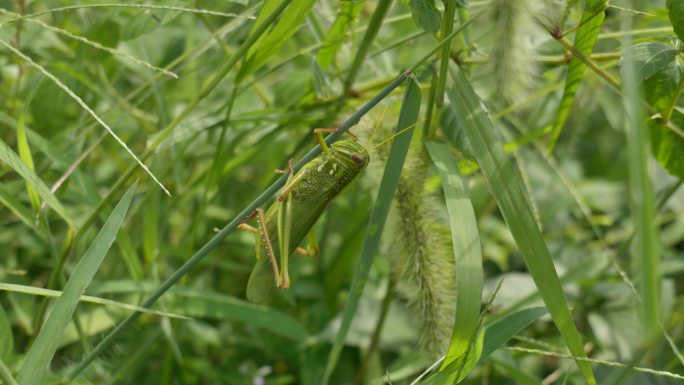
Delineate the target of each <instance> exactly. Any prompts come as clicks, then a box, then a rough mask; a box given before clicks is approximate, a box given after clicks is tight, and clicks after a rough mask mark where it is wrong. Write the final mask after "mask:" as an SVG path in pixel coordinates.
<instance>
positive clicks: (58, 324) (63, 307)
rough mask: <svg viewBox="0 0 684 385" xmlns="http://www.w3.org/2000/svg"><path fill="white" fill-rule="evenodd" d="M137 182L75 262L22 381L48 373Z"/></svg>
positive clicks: (26, 383) (24, 383) (30, 384)
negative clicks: (62, 338)
mask: <svg viewBox="0 0 684 385" xmlns="http://www.w3.org/2000/svg"><path fill="white" fill-rule="evenodd" d="M135 186H136V185H135V184H134V185H133V186H131V187H130V188H129V189H128V191H127V192H126V194H124V196H123V197H122V198H121V200H120V201H119V203H118V204H117V205H116V207H115V208H114V210H113V211H112V214H111V215H110V216H109V218H108V219H107V222H105V224H104V226H102V229H101V230H100V232H99V233H98V234H97V236H96V237H95V239H94V240H93V242H92V243H91V244H90V247H89V248H88V250H86V252H85V254H84V255H83V258H81V260H80V261H79V263H78V265H76V268H75V269H74V272H73V274H72V275H71V277H70V278H69V281H68V282H67V283H66V285H65V286H64V291H63V292H62V295H61V296H60V297H59V299H58V300H57V302H56V303H55V306H54V307H53V309H52V311H51V312H50V314H49V315H48V317H47V319H46V320H45V323H44V324H43V327H41V328H40V331H39V332H38V336H37V337H36V340H35V341H34V343H33V345H32V346H31V349H30V350H29V351H28V354H27V356H26V361H25V362H24V365H23V366H22V367H21V370H20V371H19V374H18V376H17V382H18V383H19V384H21V385H33V384H39V383H40V381H41V379H42V378H43V376H44V375H45V372H46V371H47V369H48V365H49V364H50V361H51V360H52V356H53V355H54V354H55V351H56V350H57V348H58V346H59V340H60V339H59V337H60V336H61V335H62V333H63V332H64V330H65V329H66V327H67V325H68V324H69V323H70V322H71V317H72V315H73V313H74V311H75V310H76V306H77V305H78V302H79V299H80V297H81V295H82V294H83V292H84V291H85V289H86V287H87V286H88V284H89V283H90V281H91V280H92V279H93V276H94V275H95V273H96V272H97V270H98V268H99V267H100V264H101V263H102V261H103V260H104V257H105V256H106V255H107V251H109V248H110V247H111V245H112V243H113V242H114V239H115V238H116V233H117V231H118V230H119V227H121V224H122V223H123V220H124V217H125V216H126V212H127V211H128V207H129V205H130V203H131V199H133V193H134V192H135Z"/></svg>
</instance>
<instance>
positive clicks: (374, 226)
mask: <svg viewBox="0 0 684 385" xmlns="http://www.w3.org/2000/svg"><path fill="white" fill-rule="evenodd" d="M419 112H420V87H419V86H418V84H417V83H416V81H415V80H414V79H413V78H409V79H408V82H407V85H406V92H405V93H404V100H403V102H402V105H401V112H400V113H399V121H398V122H397V128H396V130H395V133H398V132H402V134H401V135H398V136H397V137H395V138H394V140H393V141H392V148H391V149H390V153H389V156H388V157H387V165H386V166H385V171H384V173H383V175H382V180H381V182H380V188H379V189H378V195H377V198H376V200H375V204H374V206H373V210H372V212H371V214H370V219H369V221H368V228H367V230H366V238H365V240H364V242H363V248H362V250H361V256H360V257H359V260H358V261H357V263H356V268H355V270H354V277H353V278H352V283H351V288H350V289H349V297H348V298H347V303H346V305H345V307H344V314H343V315H342V324H341V325H340V329H339V330H338V332H337V336H336V337H335V343H334V344H333V347H332V350H331V351H330V355H329V356H328V362H327V364H326V367H325V373H324V374H323V382H322V383H323V384H324V385H325V384H327V383H328V380H329V379H330V375H331V374H332V372H333V369H335V366H336V364H337V360H338V359H339V356H340V353H341V352H342V346H343V345H344V340H345V337H346V336H347V332H349V327H350V326H351V322H352V319H353V318H354V314H355V313H356V309H357V307H358V305H359V298H360V297H361V294H362V293H363V288H364V286H365V285H366V280H367V279H368V273H369V272H370V266H371V263H372V262H373V257H374V256H375V254H376V253H377V251H378V248H379V247H380V237H381V236H382V231H383V229H384V227H385V221H386V220H387V215H388V214H389V209H390V206H391V204H392V197H393V196H394V192H395V191H396V189H397V185H398V184H399V176H400V175H401V169H402V167H403V166H404V161H405V160H406V154H407V153H408V148H409V145H410V144H411V137H412V136H413V130H414V126H415V124H416V122H417V121H418V113H419ZM404 130H405V131H404Z"/></svg>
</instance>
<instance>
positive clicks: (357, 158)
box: [330, 140, 370, 170]
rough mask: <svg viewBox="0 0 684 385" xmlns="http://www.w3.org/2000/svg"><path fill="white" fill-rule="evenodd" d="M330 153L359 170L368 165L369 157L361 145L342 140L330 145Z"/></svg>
mask: <svg viewBox="0 0 684 385" xmlns="http://www.w3.org/2000/svg"><path fill="white" fill-rule="evenodd" d="M330 150H331V152H332V155H333V156H334V157H335V158H337V159H339V160H340V161H341V162H343V163H344V164H346V165H348V166H349V167H351V168H352V169H356V170H361V169H363V168H365V167H366V166H368V162H369V161H370V157H369V156H368V151H367V150H366V149H365V148H363V146H362V145H360V144H358V143H356V142H352V141H348V140H343V141H339V142H335V143H333V144H332V145H331V146H330Z"/></svg>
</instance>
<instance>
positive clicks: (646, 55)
mask: <svg viewBox="0 0 684 385" xmlns="http://www.w3.org/2000/svg"><path fill="white" fill-rule="evenodd" d="M678 53H679V51H678V50H677V49H675V48H673V47H672V46H670V45H668V44H665V43H661V42H658V41H651V42H647V43H641V44H636V45H634V47H632V60H634V62H635V65H636V72H637V77H638V79H639V81H641V80H643V79H648V78H649V77H651V76H652V75H653V74H655V73H656V72H658V71H660V70H661V69H663V68H664V67H665V66H667V65H669V64H670V63H672V62H673V61H674V58H675V57H676V56H677V54H678ZM621 60H624V57H623V58H622V59H621Z"/></svg>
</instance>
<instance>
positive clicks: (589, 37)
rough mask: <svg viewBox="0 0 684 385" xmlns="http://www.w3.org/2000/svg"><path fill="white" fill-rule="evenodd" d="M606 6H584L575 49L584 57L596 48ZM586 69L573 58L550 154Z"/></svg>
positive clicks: (602, 1) (597, 1) (601, 2)
mask: <svg viewBox="0 0 684 385" xmlns="http://www.w3.org/2000/svg"><path fill="white" fill-rule="evenodd" d="M606 4H607V1H606V0H587V2H586V4H585V6H584V13H582V19H581V20H580V27H579V28H578V29H577V34H575V44H574V47H575V49H577V51H578V52H581V53H582V54H584V56H587V57H589V56H590V55H591V51H592V50H593V48H594V44H595V43H596V39H597V38H598V33H599V30H600V29H601V24H603V19H604V18H605V14H604V12H603V11H604V9H605V8H606ZM586 67H587V66H586V65H585V64H584V63H583V62H582V60H580V58H578V57H573V58H572V60H571V61H570V65H569V66H568V73H567V75H566V76H565V89H564V90H563V99H561V102H560V105H559V106H558V112H556V119H555V121H554V123H553V128H552V130H551V141H550V142H549V152H550V153H551V152H553V149H554V147H555V146H556V141H557V140H558V137H559V136H560V134H561V131H562V130H563V126H564V125H565V121H566V120H567V119H568V115H570V108H571V107H572V103H573V101H574V100H575V94H576V93H577V89H578V88H579V85H580V83H581V82H582V77H583V76H584V70H585V69H586Z"/></svg>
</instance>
